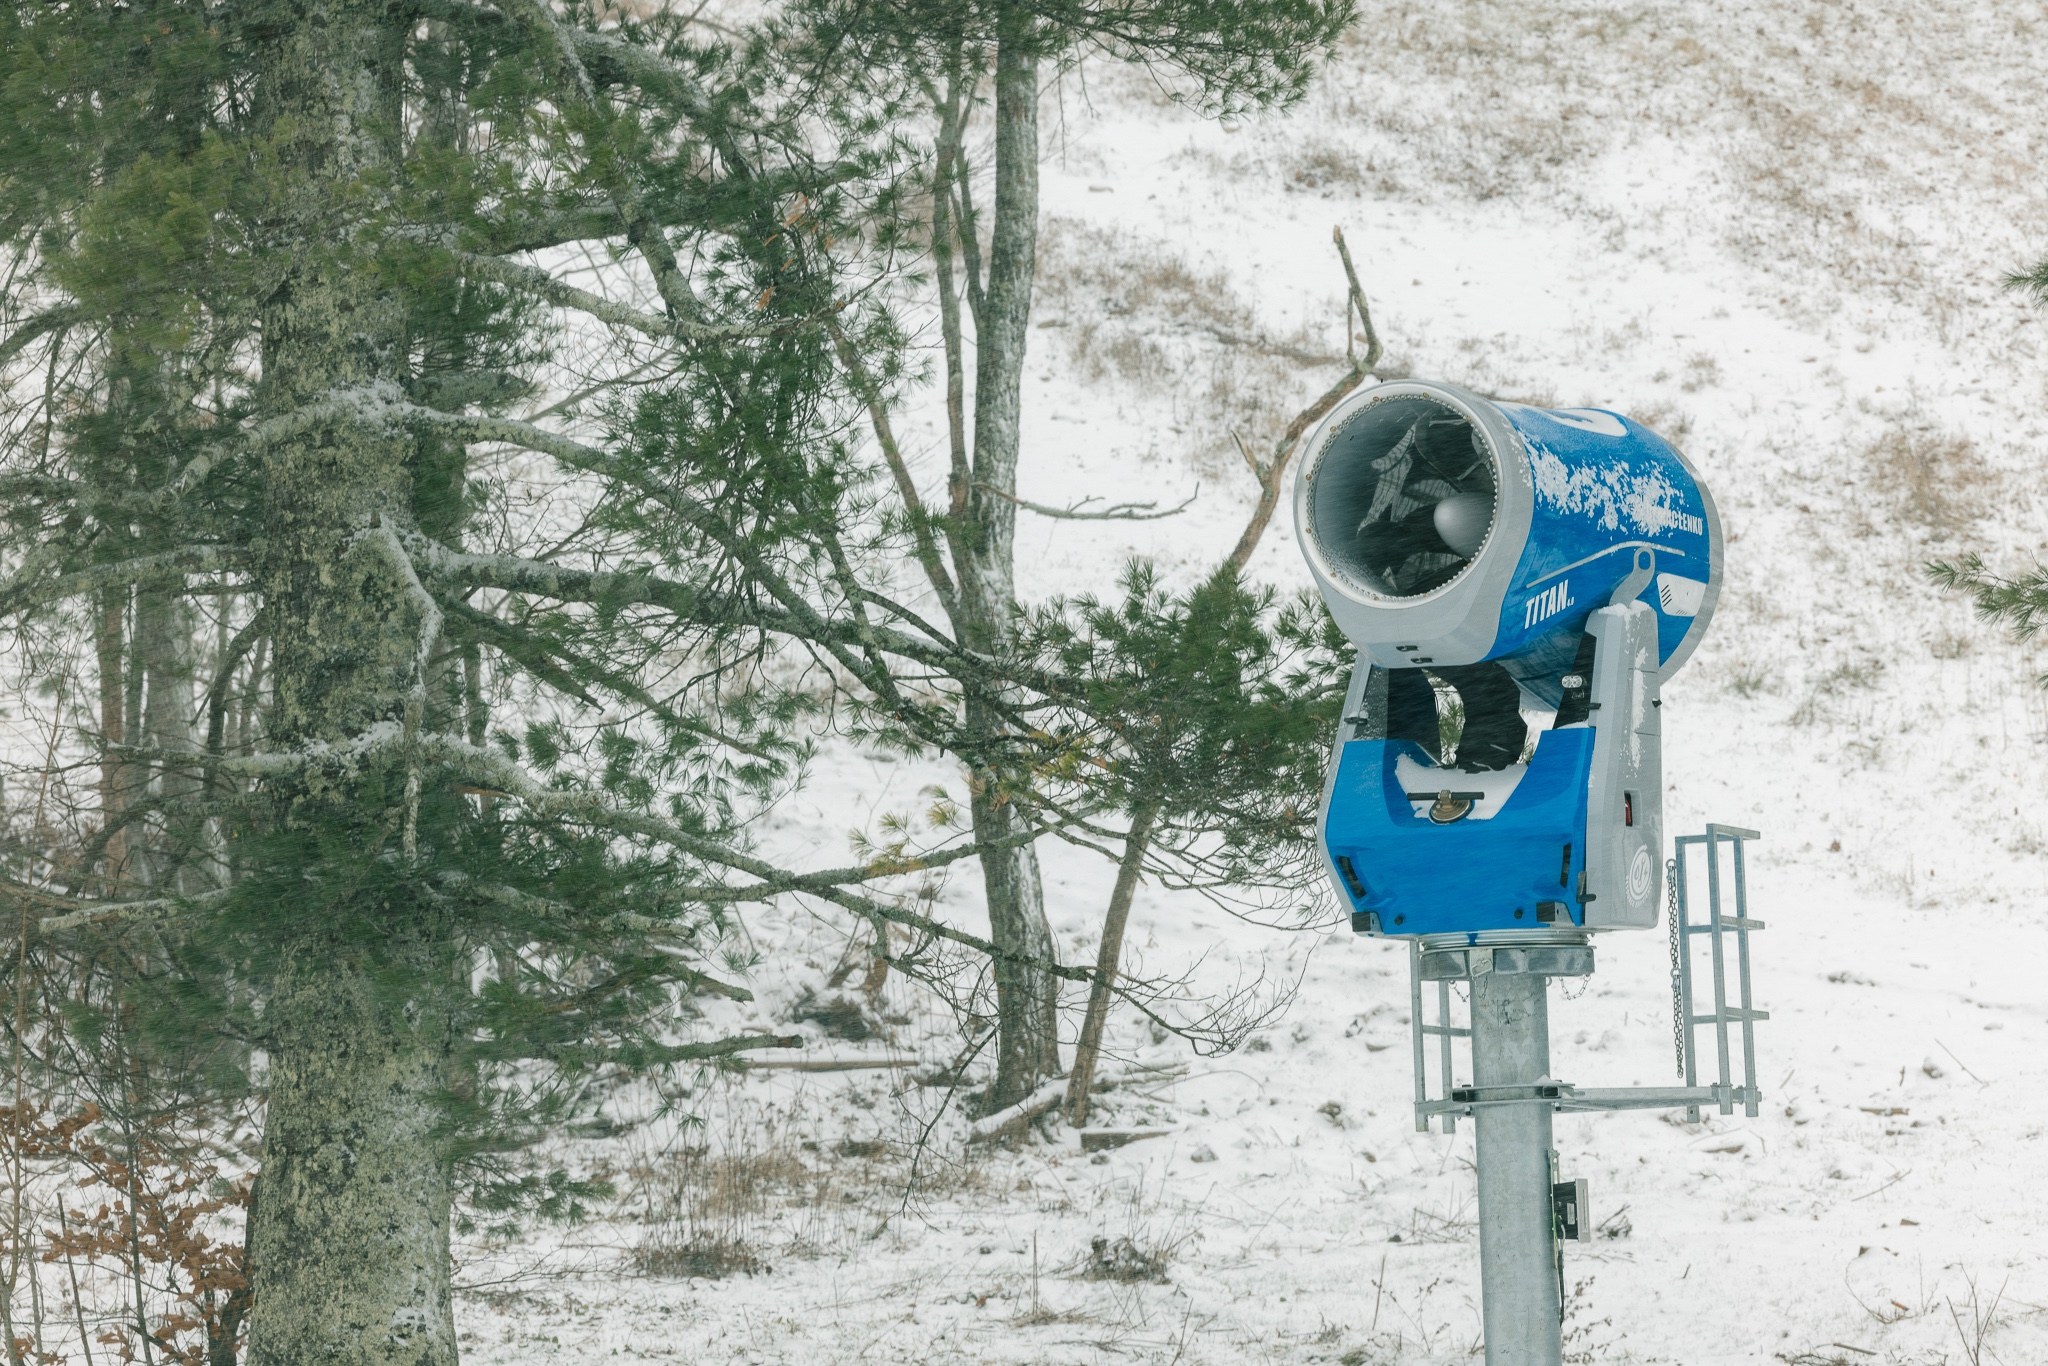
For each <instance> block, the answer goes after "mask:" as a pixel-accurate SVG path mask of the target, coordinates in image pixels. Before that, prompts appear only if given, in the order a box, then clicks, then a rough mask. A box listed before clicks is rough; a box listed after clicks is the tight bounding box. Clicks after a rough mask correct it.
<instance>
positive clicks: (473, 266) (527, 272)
mask: <svg viewBox="0 0 2048 1366" xmlns="http://www.w3.org/2000/svg"><path fill="white" fill-rule="evenodd" d="M449 254H450V255H451V256H453V257H454V258H455V259H456V261H457V262H459V263H460V264H461V265H462V268H463V269H464V270H466V271H468V272H469V273H470V274H471V275H473V276H476V277H478V278H480V279H485V280H495V281H497V282H498V283H499V284H502V285H510V286H512V287H513V288H515V289H524V290H527V291H529V292H531V293H533V294H535V295H537V296H539V297H540V298H541V299H544V300H546V301H547V302H548V303H551V304H553V305H555V306H556V307H557V308H568V309H574V310H575V311H577V312H579V313H587V314H589V315H590V316H591V317H593V318H596V319H597V320H598V321H599V322H604V323H610V324H611V325H612V326H614V327H623V328H626V329H628V330H629V331H633V332H639V333H642V334H644V335H646V336H649V337H675V338H681V339H683V340H686V341H730V340H732V339H734V338H739V337H767V336H774V335H775V334H777V333H779V332H787V331H788V330H789V329H790V328H791V327H794V326H798V325H800V323H799V321H798V320H788V321H783V322H777V323H696V322H684V321H682V320H680V319H677V318H670V317H664V316H663V315H661V314H659V313H648V312H644V311H643V310H641V309H637V308H634V307H632V306H630V305H628V304H621V303H614V302H613V301H612V300H610V299H607V298H605V297H604V296H603V295H601V294H593V293H591V292H590V291H589V290H587V289H578V288H577V287H576V286H574V285H572V284H569V283H567V282H566V281H563V280H558V279H556V278H555V277H554V276H553V275H551V274H550V273H548V272H547V271H545V270H542V269H541V268H540V267H539V266H529V265H522V264H520V263H519V262H516V261H506V260H502V259H500V258H498V257H496V256H483V255H479V254H477V253H476V252H469V251H451V252H450V253H449Z"/></svg>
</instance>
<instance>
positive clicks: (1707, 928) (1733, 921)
mask: <svg viewBox="0 0 2048 1366" xmlns="http://www.w3.org/2000/svg"><path fill="white" fill-rule="evenodd" d="M1716 925H1719V926H1720V927H1721V928H1722V929H1724V930H1760V929H1763V928H1764V922H1763V921H1761V920H1751V919H1749V918H1748V917H1746V916H1740V915H1717V916H1715V917H1714V918H1713V919H1712V920H1711V921H1709V922H1708V923H1706V924H1704V925H1687V926H1686V927H1685V932H1686V933H1687V934H1712V933H1713V932H1714V926H1716Z"/></svg>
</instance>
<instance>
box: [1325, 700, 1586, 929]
mask: <svg viewBox="0 0 2048 1366" xmlns="http://www.w3.org/2000/svg"><path fill="white" fill-rule="evenodd" d="M1593 739H1594V736H1593V731H1592V729H1591V728H1590V727H1586V726H1576V727H1572V728H1569V729H1566V730H1553V731H1548V732H1546V733H1545V734H1544V735H1543V736H1542V737H1541V738H1540V739H1539V740H1538V741H1537V744H1536V752H1535V753H1534V754H1533V755H1531V756H1530V759H1529V768H1528V772H1527V773H1526V774H1524V775H1523V776H1522V778H1521V781H1520V782H1519V783H1518V784H1517V785H1516V787H1515V790H1514V792H1513V794H1512V795H1511V796H1510V797H1509V798H1508V800H1507V802H1506V803H1505V804H1504V805H1503V806H1502V808H1501V810H1500V811H1499V812H1497V813H1495V814H1494V815H1493V817H1492V818H1491V819H1490V820H1463V821H1459V822H1457V823H1455V824H1451V825H1439V824H1436V823H1435V822H1433V821H1431V820H1430V819H1429V817H1428V816H1426V815H1421V816H1418V815H1416V814H1415V810H1414V803H1413V802H1412V801H1411V799H1410V796H1409V792H1408V790H1407V788H1406V785H1405V784H1403V783H1402V782H1401V781H1400V778H1399V775H1398V773H1397V761H1398V759H1400V758H1401V757H1402V756H1404V755H1405V756H1407V757H1408V758H1409V759H1410V760H1411V761H1413V762H1414V763H1416V764H1419V765H1424V766H1429V764H1430V761H1429V757H1428V755H1426V754H1424V753H1423V751H1422V748H1421V747H1420V746H1419V745H1416V744H1413V743H1411V742H1409V741H1406V740H1347V741H1344V742H1343V743H1342V744H1340V745H1339V746H1338V751H1337V766H1336V778H1335V781H1334V782H1333V783H1332V785H1331V791H1330V801H1329V807H1328V811H1329V815H1328V818H1327V820H1326V821H1325V822H1324V825H1323V840H1324V844H1325V846H1326V848H1327V849H1328V851H1329V856H1330V859H1331V862H1332V864H1333V866H1334V867H1335V868H1336V870H1337V875H1338V882H1339V885H1340V886H1341V887H1342V888H1343V889H1344V893H1345V896H1346V898H1347V899H1348V900H1349V901H1350V903H1351V912H1352V915H1353V917H1354V920H1355V923H1357V924H1358V927H1359V928H1360V929H1361V930H1362V931H1364V932H1367V933H1372V934H1388V935H1438V934H1454V933H1455V934H1466V933H1477V932H1482V931H1487V930H1532V929H1536V928H1537V927H1539V926H1545V925H1548V926H1551V927H1554V928H1558V929H1570V928H1573V927H1577V926H1583V925H1584V924H1585V907H1584V906H1583V905H1582V904H1581V903H1580V902H1579V900H1578V898H1577V896H1576V894H1575V893H1576V889H1577V887H1578V885H1579V875H1580V874H1581V873H1583V872H1585V870H1586V833H1585V832H1586V792H1587V778H1588V777H1589V775H1590V769H1591V765H1592V760H1593ZM1445 781H1446V782H1447V783H1449V784H1450V785H1451V787H1452V788H1453V789H1455V788H1456V787H1457V786H1458V775H1457V774H1456V772H1455V771H1451V772H1449V773H1447V775H1446V777H1445Z"/></svg>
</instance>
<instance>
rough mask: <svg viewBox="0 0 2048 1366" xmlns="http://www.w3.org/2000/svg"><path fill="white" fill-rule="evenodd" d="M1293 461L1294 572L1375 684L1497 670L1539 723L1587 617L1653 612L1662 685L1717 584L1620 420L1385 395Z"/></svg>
mask: <svg viewBox="0 0 2048 1366" xmlns="http://www.w3.org/2000/svg"><path fill="white" fill-rule="evenodd" d="M1306 449H1307V452H1308V454H1307V456H1306V457H1305V458H1304V460H1303V461H1302V464H1301V468H1300V471H1299V473H1298V474H1297V476H1296V481H1295V495H1294V497H1295V503H1294V511H1295V527H1296V534H1297V535H1298V536H1299V538H1300V541H1301V550H1302V554H1303V556H1304V557H1305V558H1306V559H1307V560H1308V565H1309V569H1310V572H1311V573H1312V574H1313V575H1314V577H1315V581H1316V587H1317V588H1318V589H1319V590H1320V591H1321V593H1322V595H1323V601H1324V602H1325V603H1327V604H1328V605H1329V608H1330V612H1331V615H1332V616H1334V617H1335V618H1336V621H1337V624H1338V626H1340V627H1341V628H1342V629H1343V630H1344V632H1345V634H1346V635H1348V636H1349V637H1350V638H1351V639H1352V640H1353V641H1354V642H1355V643H1356V644H1357V645H1358V646H1359V648H1360V651H1361V653H1362V654H1363V655H1364V656H1365V657H1366V658H1367V659H1368V660H1369V661H1370V662H1371V663H1373V664H1376V665H1378V666H1380V667H1381V668H1389V669H1392V668H1408V667H1416V666H1423V667H1427V666H1429V665H1432V664H1438V665H1460V664H1473V663H1477V662H1479V661H1481V660H1498V661H1500V662H1501V663H1502V664H1503V665H1504V666H1505V667H1506V668H1507V669H1508V671H1509V673H1510V674H1512V675H1513V676H1514V677H1515V679H1516V681H1517V682H1519V683H1520V684H1521V685H1522V687H1523V688H1525V689H1526V690H1527V691H1528V692H1529V693H1530V694H1531V695H1533V696H1534V697H1536V698H1537V699H1539V700H1541V701H1542V702H1543V703H1544V704H1546V705H1548V706H1552V707H1554V706H1556V705H1557V704H1558V701H1559V697H1560V695H1561V692H1562V688H1561V685H1560V679H1561V678H1562V677H1563V676H1564V675H1565V674H1566V673H1567V672H1568V671H1569V670H1570V668H1571V666H1572V663H1573V660H1574V658H1575V657H1576V656H1577V654H1578V650H1579V642H1580V638H1581V636H1582V635H1583V634H1584V633H1585V631H1586V628H1587V624H1588V620H1589V618H1590V617H1591V615H1592V613H1593V612H1594V611H1595V610H1596V609H1598V608H1601V607H1605V606H1608V605H1610V604H1617V605H1618V604H1620V603H1624V602H1631V601H1642V602H1645V603H1647V604H1648V605H1649V606H1650V607H1651V608H1652V609H1653V610H1654V611H1655V613H1656V628H1657V629H1656V647H1657V648H1656V653H1657V663H1658V671H1659V674H1660V676H1661V677H1663V678H1668V677H1670V676H1671V674H1672V673H1673V672H1674V671H1676V670H1677V668H1678V666H1679V665H1680V664H1682V663H1684V662H1685V659H1686V657H1687V656H1688V655H1690V654H1691V653H1692V650H1693V647H1694V645H1695V644H1696V643H1697V642H1698V640H1699V637H1700V635H1701V634H1702V633H1703V632H1704V631H1705V629H1706V626H1707V620H1708V618H1709V616H1711V614H1712V612H1713V609H1714V602H1715V599H1716V598H1717V597H1718V595H1719V592H1720V583H1721V523H1720V518H1719V517H1718V515H1717V514H1716V512H1715V510H1714V501H1713V498H1712V497H1711V496H1710V495H1709V494H1708V492H1707V489H1706V486H1705V485H1704V484H1702V483H1701V482H1700V479H1699V476H1698V475H1697V474H1696V473H1695V472H1694V471H1693V468H1692V466H1691V465H1690V464H1688V463H1687V462H1686V459H1685V457H1684V456H1682V455H1680V454H1679V453H1678V451H1676V450H1675V449H1673V448H1672V446H1671V445H1670V444H1669V443H1667V442H1666V441H1664V440H1663V439H1662V438H1661V437H1659V436H1657V435H1656V433H1654V432H1652V431H1650V430H1649V429H1648V428H1647V427H1644V426H1642V425H1641V424H1640V423H1637V422H1634V421H1632V420H1630V419H1629V418H1626V417H1623V416H1622V415H1620V414H1619V413H1612V412H1607V411H1604V410H1601V409H1592V408H1563V409H1549V408H1536V407H1531V406H1528V405H1526V404H1519V403H1504V402H1499V401H1496V400H1493V399H1487V398H1482V397H1480V396H1479V395H1477V394H1474V393H1471V392H1469V391H1467V390H1465V389H1461V388H1458V387H1457V386H1455V385H1450V384H1440V383H1434V382H1430V381H1424V380H1400V381H1396V382H1394V383H1389V384H1381V385H1377V386H1375V387H1373V388H1370V389H1366V390H1361V391H1360V392H1358V393H1356V394H1353V395H1352V396H1351V397H1350V398H1348V399H1346V400H1345V401H1344V402H1342V403H1340V404H1339V405H1338V406H1337V407H1336V408H1335V409H1334V410H1333V411H1332V412H1331V413H1330V415H1329V416H1328V417H1327V418H1325V419H1324V420H1323V421H1322V423H1321V424H1320V425H1318V426H1317V428H1316V429H1315V430H1314V431H1313V432H1312V433H1310V435H1309V438H1308V444H1307V447H1306Z"/></svg>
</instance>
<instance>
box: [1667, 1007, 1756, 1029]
mask: <svg viewBox="0 0 2048 1366" xmlns="http://www.w3.org/2000/svg"><path fill="white" fill-rule="evenodd" d="M1770 1018H1771V1012H1770V1011H1768V1010H1744V1009H1743V1008H1742V1007H1741V1006H1729V1007H1728V1008H1727V1009H1726V1010H1724V1011H1722V1012H1721V1013H1720V1014H1718V1015H1688V1016H1687V1017H1686V1019H1687V1020H1688V1021H1689V1022H1690V1023H1692V1024H1696V1025H1703V1024H1719V1023H1721V1021H1723V1020H1726V1021H1728V1022H1729V1023H1730V1024H1736V1023H1739V1022H1740V1021H1743V1020H1768V1019H1770Z"/></svg>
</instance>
